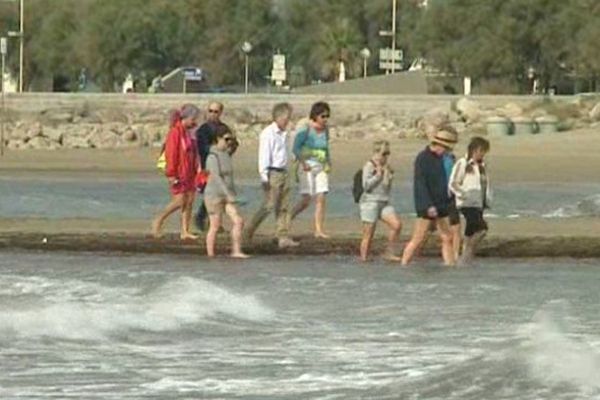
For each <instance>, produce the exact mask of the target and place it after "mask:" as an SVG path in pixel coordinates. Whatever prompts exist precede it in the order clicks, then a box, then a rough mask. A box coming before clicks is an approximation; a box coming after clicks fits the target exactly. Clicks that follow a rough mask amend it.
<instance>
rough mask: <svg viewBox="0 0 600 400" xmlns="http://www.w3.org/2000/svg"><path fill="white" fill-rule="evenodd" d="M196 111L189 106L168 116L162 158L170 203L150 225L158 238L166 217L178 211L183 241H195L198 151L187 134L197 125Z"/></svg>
mask: <svg viewBox="0 0 600 400" xmlns="http://www.w3.org/2000/svg"><path fill="white" fill-rule="evenodd" d="M199 115H200V110H199V109H198V107H196V106H195V105H193V104H185V105H184V106H183V107H182V108H181V110H179V111H175V112H174V113H173V114H172V116H171V129H170V131H169V133H168V135H167V138H166V141H165V146H164V154H165V159H166V169H165V175H166V177H167V179H168V182H169V190H170V192H171V202H170V203H169V204H168V205H167V206H166V207H165V208H164V210H163V211H162V213H160V214H159V215H158V216H157V217H156V218H155V219H154V221H153V222H152V234H153V235H154V237H160V236H161V229H162V226H163V224H164V222H165V220H166V219H167V218H168V217H169V215H171V214H173V213H174V212H175V211H177V210H179V209H181V233H180V238H181V239H183V240H187V239H191V240H195V239H198V236H196V235H193V234H192V233H191V231H190V223H191V219H192V207H193V204H194V198H195V195H196V175H197V173H198V172H199V162H198V150H197V146H196V140H195V136H194V135H193V134H191V132H193V130H194V129H195V128H196V126H197V125H198V117H199Z"/></svg>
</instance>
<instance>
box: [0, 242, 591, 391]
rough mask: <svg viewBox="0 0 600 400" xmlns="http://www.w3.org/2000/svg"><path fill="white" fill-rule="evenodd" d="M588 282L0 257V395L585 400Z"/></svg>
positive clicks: (351, 265)
mask: <svg viewBox="0 0 600 400" xmlns="http://www.w3.org/2000/svg"><path fill="white" fill-rule="evenodd" d="M599 285H600V261H598V260H583V261H581V260H580V261H574V260H569V259H560V260H550V259H547V260H527V261H525V260H497V259H485V260H481V262H480V263H479V264H478V265H476V266H474V267H470V268H460V269H451V268H444V267H441V266H439V265H437V264H436V263H435V261H434V260H432V261H427V262H426V263H420V264H419V263H417V264H416V265H415V266H413V267H411V268H399V267H397V266H392V265H390V264H383V263H378V262H374V263H372V264H369V265H366V266H365V265H362V264H359V263H357V262H355V261H354V259H352V258H349V257H339V256H330V257H318V258H317V257H302V258H287V257H281V256H273V257H256V258H253V259H250V260H247V261H236V260H230V259H226V258H218V259H216V260H214V261H209V260H207V259H206V258H203V257H195V256H145V255H99V254H94V253H79V254H74V253H71V254H69V253H42V252H40V253H24V252H0V369H1V373H0V398H2V399H141V398H144V399H363V398H375V399H379V398H381V399H461V400H462V399H474V400H475V399H476V400H480V399H532V400H533V399H552V400H560V399H593V398H600V379H599V378H600V317H599V315H600V314H599V313H598V304H599V303H600V290H598V287H599Z"/></svg>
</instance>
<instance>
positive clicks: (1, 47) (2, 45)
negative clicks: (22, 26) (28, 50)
mask: <svg viewBox="0 0 600 400" xmlns="http://www.w3.org/2000/svg"><path fill="white" fill-rule="evenodd" d="M6 52H7V43H6V38H5V37H3V38H0V54H2V55H6Z"/></svg>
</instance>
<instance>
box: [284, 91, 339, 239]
mask: <svg viewBox="0 0 600 400" xmlns="http://www.w3.org/2000/svg"><path fill="white" fill-rule="evenodd" d="M330 116H331V110H330V108H329V104H327V103H325V102H322V101H320V102H317V103H314V104H313V105H312V107H311V110H310V115H309V118H310V122H309V123H308V125H306V126H303V127H301V128H300V129H299V130H298V132H297V133H296V137H295V139H294V146H293V152H294V156H295V157H296V160H297V161H298V164H299V167H300V168H301V175H300V194H301V195H302V198H301V199H300V201H299V202H298V204H296V206H295V207H294V209H293V211H292V219H294V218H296V217H297V216H298V215H299V214H300V213H301V212H302V211H304V210H306V209H307V208H308V206H309V205H310V202H311V200H312V199H313V198H314V199H315V203H316V207H315V232H314V236H315V237H316V238H321V239H327V238H329V235H328V234H326V233H325V231H324V221H325V207H326V196H327V193H328V192H329V172H330V170H331V156H330V152H329V130H328V128H327V122H328V121H329V117H330Z"/></svg>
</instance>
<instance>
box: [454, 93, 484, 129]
mask: <svg viewBox="0 0 600 400" xmlns="http://www.w3.org/2000/svg"><path fill="white" fill-rule="evenodd" d="M455 107H456V113H457V114H458V115H459V116H460V117H461V118H462V120H463V121H464V122H466V123H467V124H473V123H475V122H477V121H479V120H481V118H482V114H483V112H482V110H481V106H480V105H479V103H478V102H476V101H475V100H473V99H470V98H468V97H461V98H460V99H459V100H458V101H457V102H456V105H455Z"/></svg>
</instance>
